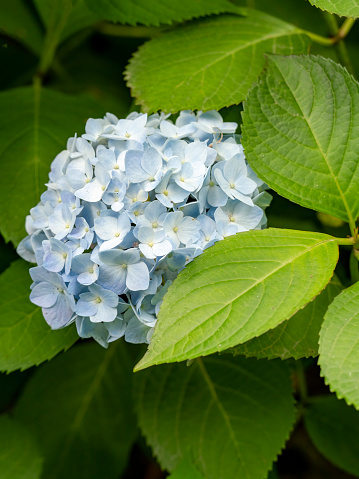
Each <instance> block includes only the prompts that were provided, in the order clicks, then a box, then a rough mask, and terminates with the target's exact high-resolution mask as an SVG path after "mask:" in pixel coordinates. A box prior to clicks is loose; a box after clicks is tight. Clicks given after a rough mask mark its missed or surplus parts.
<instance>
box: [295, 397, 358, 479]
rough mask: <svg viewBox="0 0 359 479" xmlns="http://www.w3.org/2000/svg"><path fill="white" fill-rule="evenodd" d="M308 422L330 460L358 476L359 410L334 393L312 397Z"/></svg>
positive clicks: (313, 440) (305, 415)
mask: <svg viewBox="0 0 359 479" xmlns="http://www.w3.org/2000/svg"><path fill="white" fill-rule="evenodd" d="M304 421H305V426H306V429H307V431H308V434H309V437H310V439H311V441H312V442H313V444H314V445H315V446H316V448H317V449H318V450H319V451H320V452H321V453H322V454H323V456H325V457H326V458H327V459H328V461H330V462H332V463H333V464H335V465H336V466H338V467H340V468H341V469H343V470H344V471H346V472H348V473H349V474H353V475H354V476H357V477H358V476H359V443H358V435H359V412H358V411H356V410H355V409H354V408H353V407H352V406H347V404H346V403H345V402H344V401H340V400H338V399H337V398H336V397H335V395H330V396H317V397H314V398H312V399H311V401H310V402H309V404H308V406H307V407H306V411H305V414H304Z"/></svg>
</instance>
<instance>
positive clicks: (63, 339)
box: [0, 260, 78, 372]
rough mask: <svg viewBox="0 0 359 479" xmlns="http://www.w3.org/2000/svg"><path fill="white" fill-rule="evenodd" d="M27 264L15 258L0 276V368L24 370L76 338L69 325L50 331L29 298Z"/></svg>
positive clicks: (68, 345) (71, 342)
mask: <svg viewBox="0 0 359 479" xmlns="http://www.w3.org/2000/svg"><path fill="white" fill-rule="evenodd" d="M30 284H31V279H30V275H29V265H28V264H27V263H25V261H23V260H18V261H15V262H14V263H12V265H11V266H10V267H9V268H8V269H7V270H6V271H4V273H2V274H1V276H0V304H1V310H0V371H8V372H10V371H14V370H15V369H26V368H29V367H30V366H34V365H37V364H40V363H42V362H43V361H46V360H49V359H52V358H53V357H54V356H55V355H56V354H57V353H59V352H60V351H62V350H63V349H67V348H69V347H70V346H72V345H73V344H74V342H75V341H76V340H77V339H78V336H77V333H76V329H75V328H74V327H73V326H71V327H69V328H66V329H62V330H59V331H52V330H51V329H50V326H48V325H47V324H46V322H45V319H44V317H43V316H42V313H41V309H40V308H39V307H38V306H35V305H34V304H32V303H31V302H30V300H29V295H30Z"/></svg>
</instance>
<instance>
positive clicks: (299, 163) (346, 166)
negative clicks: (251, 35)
mask: <svg viewBox="0 0 359 479" xmlns="http://www.w3.org/2000/svg"><path fill="white" fill-rule="evenodd" d="M358 86H359V85H358V83H357V82H356V81H355V80H354V79H353V78H352V77H351V76H350V75H349V74H348V73H347V71H346V70H345V69H344V68H343V67H342V66H340V65H337V64H336V63H334V62H332V61H331V60H329V59H324V58H321V57H314V56H310V55H308V56H300V57H295V56H293V57H289V58H288V57H281V56H270V57H268V69H267V71H266V73H265V74H264V75H263V76H262V79H261V81H260V83H259V85H257V86H255V87H254V88H253V89H252V90H251V92H250V93H249V96H248V99H247V101H246V103H245V107H244V109H245V111H244V112H243V115H242V116H243V128H242V131H243V140H242V141H243V146H244V149H245V152H246V156H247V159H248V161H249V163H250V165H251V167H252V168H253V169H254V170H255V171H256V173H257V174H258V175H259V176H260V177H261V178H262V179H263V180H264V181H266V183H268V184H269V185H270V187H271V188H273V189H274V190H275V191H277V192H278V193H279V194H281V195H283V196H285V197H286V198H289V199H290V200H291V201H294V202H296V203H299V204H300V205H302V206H306V207H308V208H312V209H314V210H317V211H322V212H323V213H328V214H330V215H332V216H336V217H338V218H341V219H342V220H344V221H349V223H350V224H351V225H352V227H354V223H355V219H356V218H357V216H358V214H359V196H358V194H357V192H358V189H359V163H358V161H357V151H358V148H359V90H358ZM263 125H265V128H264V127H263Z"/></svg>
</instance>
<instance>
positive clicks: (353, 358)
mask: <svg viewBox="0 0 359 479" xmlns="http://www.w3.org/2000/svg"><path fill="white" fill-rule="evenodd" d="M358 344H359V283H355V284H353V286H351V287H350V288H347V289H346V290H344V291H343V292H342V293H340V294H339V296H337V297H336V298H335V299H334V301H333V302H332V304H331V305H330V306H329V308H328V311H327V314H326V315H325V317H324V321H323V325H322V329H321V331H320V336H319V365H320V367H321V373H322V375H323V376H324V378H325V382H326V384H328V385H329V387H330V389H331V390H332V391H334V392H336V394H337V396H338V397H339V399H341V398H344V399H345V400H346V402H347V403H348V404H349V405H350V404H353V405H354V406H355V407H356V408H357V409H359V354H358Z"/></svg>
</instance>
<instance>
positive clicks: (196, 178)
mask: <svg viewBox="0 0 359 479" xmlns="http://www.w3.org/2000/svg"><path fill="white" fill-rule="evenodd" d="M236 128H237V124H236V123H227V122H224V121H223V118H222V117H221V115H220V114H219V113H218V112H216V111H211V112H206V113H202V112H198V113H194V112H192V111H182V112H180V114H179V116H178V117H177V119H176V120H175V121H171V120H169V119H168V116H165V115H164V114H157V113H156V114H154V115H151V116H149V117H148V116H147V115H146V114H141V113H131V114H130V115H129V116H128V117H127V118H126V119H120V120H119V119H118V118H116V117H115V116H114V115H112V114H110V113H108V114H107V115H106V116H105V117H104V118H103V119H93V118H90V119H89V120H88V121H87V124H86V133H85V134H84V135H82V137H81V138H78V137H77V136H76V135H75V136H74V137H73V138H70V139H69V140H68V142H67V148H66V149H65V150H64V151H62V152H61V153H59V154H58V155H57V157H56V158H55V159H54V161H53V162H52V165H51V171H50V174H49V182H48V183H47V185H46V186H47V191H46V192H44V193H43V194H42V195H41V201H40V202H39V204H38V205H37V206H35V207H34V208H32V209H31V210H30V215H29V216H28V217H27V219H26V230H27V232H28V236H27V237H26V238H24V239H23V240H22V242H21V243H20V244H19V246H18V249H17V251H18V253H19V255H20V256H21V257H23V258H24V259H25V260H27V261H29V262H32V263H36V266H35V267H33V268H31V269H30V274H31V277H32V279H33V284H32V286H31V294H30V300H31V301H32V302H33V303H34V304H36V305H38V306H40V307H41V308H42V311H43V315H44V318H45V320H46V321H47V323H48V324H49V325H50V326H51V328H52V329H59V328H63V327H65V326H67V325H69V324H71V323H73V322H75V323H76V327H77V331H78V334H79V336H80V337H82V338H90V337H92V338H94V339H95V340H96V341H98V342H99V343H100V344H101V345H102V346H104V347H107V346H108V344H109V342H111V341H114V340H116V339H119V338H121V337H123V336H124V338H125V340H126V341H129V342H132V343H143V342H147V343H148V342H149V341H150V338H151V335H152V332H153V329H154V326H155V324H156V320H157V315H158V312H159V309H160V307H161V303H162V301H163V297H164V295H165V293H166V291H167V289H168V287H169V286H170V285H171V284H172V282H173V280H174V279H175V278H176V276H177V275H178V273H179V272H180V271H181V270H182V269H183V268H184V267H185V266H186V265H187V264H188V263H189V262H190V261H192V260H193V259H194V258H195V257H196V256H198V255H200V254H201V253H202V252H203V251H204V250H205V249H206V248H208V247H210V246H212V245H213V244H214V243H215V242H216V241H218V240H221V239H223V238H224V237H226V236H230V235H233V234H236V233H240V232H243V231H248V230H250V229H260V228H263V227H265V226H266V217H265V214H264V207H265V206H267V205H268V204H269V202H270V199H271V197H270V195H269V194H268V193H267V192H266V191H265V189H266V185H265V184H264V183H263V182H262V181H261V180H259V179H258V178H257V177H256V175H255V174H254V173H253V171H252V170H251V169H250V168H249V166H248V165H247V163H246V159H245V156H244V152H243V148H242V146H241V144H240V143H238V136H236V135H235V134H234V133H235V130H236Z"/></svg>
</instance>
